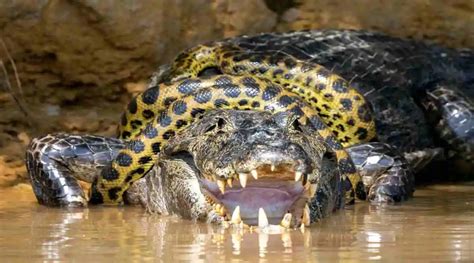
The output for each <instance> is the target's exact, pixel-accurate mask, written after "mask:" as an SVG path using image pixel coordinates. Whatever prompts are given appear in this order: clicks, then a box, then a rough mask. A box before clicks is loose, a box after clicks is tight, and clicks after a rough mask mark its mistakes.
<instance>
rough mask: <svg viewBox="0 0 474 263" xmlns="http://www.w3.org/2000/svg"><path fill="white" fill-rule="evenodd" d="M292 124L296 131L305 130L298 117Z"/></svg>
mask: <svg viewBox="0 0 474 263" xmlns="http://www.w3.org/2000/svg"><path fill="white" fill-rule="evenodd" d="M291 126H292V127H293V129H294V130H295V131H299V132H303V129H302V128H301V126H302V125H301V123H300V121H299V120H298V119H296V120H294V121H293V123H292V124H291Z"/></svg>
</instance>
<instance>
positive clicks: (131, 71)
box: [0, 0, 474, 187]
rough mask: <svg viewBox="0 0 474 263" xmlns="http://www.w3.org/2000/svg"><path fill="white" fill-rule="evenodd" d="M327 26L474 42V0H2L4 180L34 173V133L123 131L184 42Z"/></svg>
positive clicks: (0, 163)
mask: <svg viewBox="0 0 474 263" xmlns="http://www.w3.org/2000/svg"><path fill="white" fill-rule="evenodd" d="M323 28H353V29H369V30H377V31H381V32H385V33H388V34H390V35H393V36H399V37H410V38H414V39H423V40H428V41H433V42H436V43H439V44H442V45H444V46H448V47H455V48H459V47H467V48H474V37H473V36H474V1H472V0H450V1H448V0H431V1H430V0H400V1H382V0H359V1H344V0H339V1H337V0H313V1H302V0H293V1H291V0H273V1H272V0H240V1H232V0H192V1H191V0H190V1H183V0H140V1H138V0H137V1H132V0H117V1H115V0H82V1H73V0H70V1H68V0H5V1H0V40H1V41H0V60H1V61H0V62H1V64H0V66H2V67H1V68H0V187H2V186H10V185H15V184H17V183H21V182H24V181H26V177H25V176H26V170H25V168H24V165H23V155H24V150H25V147H26V145H27V144H28V143H29V141H30V139H31V138H32V137H35V136H38V135H41V134H45V133H49V132H55V131H65V132H77V133H94V134H102V135H108V136H114V135H115V129H116V124H117V120H118V119H119V116H120V114H121V112H122V109H123V107H125V105H126V103H127V101H128V100H129V99H130V98H131V96H133V94H136V93H137V92H140V91H142V90H143V89H145V87H146V82H147V78H148V76H150V75H151V73H152V72H153V71H155V70H156V69H157V68H158V66H159V65H160V64H162V63H166V62H168V61H169V60H171V59H172V58H173V57H174V56H175V55H176V54H177V53H178V52H179V51H180V50H182V49H184V48H187V47H190V46H193V45H195V44H198V43H200V42H204V41H208V40H214V39H221V38H224V37H231V36H236V35H241V34H254V33H259V32H268V31H289V30H301V29H323ZM12 93H13V94H15V96H16V97H17V99H18V102H16V101H15V99H14V97H13V96H12ZM18 104H20V105H22V107H20V106H19V105H18Z"/></svg>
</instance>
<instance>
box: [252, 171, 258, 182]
mask: <svg viewBox="0 0 474 263" xmlns="http://www.w3.org/2000/svg"><path fill="white" fill-rule="evenodd" d="M250 173H251V174H252V177H253V178H254V179H255V180H257V179H258V173H257V170H255V169H253V170H252V171H250Z"/></svg>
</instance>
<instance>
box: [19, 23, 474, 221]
mask: <svg viewBox="0 0 474 263" xmlns="http://www.w3.org/2000/svg"><path fill="white" fill-rule="evenodd" d="M473 60H474V54H473V52H472V51H470V50H452V49H447V48H442V47H439V46H435V45H431V44H425V43H420V42H415V41H410V40H402V39H398V38H393V37H389V36H385V35H383V34H379V33H373V32H365V31H348V30H347V31H344V30H328V31H302V32H292V33H282V34H274V33H272V34H260V35H256V36H241V37H236V38H230V39H226V40H222V41H216V42H211V43H207V44H204V45H199V46H197V47H194V48H190V49H188V50H186V51H184V52H183V53H181V54H180V55H178V56H177V57H176V59H175V60H174V61H173V62H172V63H170V64H169V65H168V66H164V67H163V68H162V69H163V70H162V71H161V72H160V74H158V75H156V76H155V77H154V78H153V79H152V81H151V83H150V86H149V89H147V90H146V91H145V92H144V93H143V94H141V95H139V96H137V97H136V98H134V99H133V100H132V101H131V103H130V104H129V105H128V107H127V110H126V112H125V113H124V115H123V116H122V119H121V127H120V129H119V130H120V132H119V133H120V135H119V136H120V139H106V138H98V137H94V136H82V137H81V136H79V137H78V136H69V135H57V136H46V137H44V138H42V139H37V140H34V141H33V142H32V144H31V145H30V148H29V150H28V153H27V166H28V170H29V173H30V176H31V178H32V182H33V185H34V189H35V193H36V195H37V197H38V200H39V201H40V202H41V203H44V204H47V205H86V203H87V202H86V198H85V196H84V194H83V193H82V191H80V189H79V188H78V185H77V182H75V180H74V178H82V179H87V180H88V181H93V182H94V183H93V186H92V194H91V200H90V201H91V202H93V203H102V202H105V203H107V204H116V203H122V202H123V199H122V198H123V195H124V194H125V193H126V191H127V190H128V189H129V187H130V185H132V184H133V183H134V182H135V181H137V180H139V179H140V178H142V177H143V176H144V175H152V176H147V179H146V180H148V184H143V183H141V184H140V183H135V184H133V185H134V187H135V192H137V191H138V192H139V193H142V194H139V196H141V198H139V199H140V200H141V202H142V203H145V204H147V205H148V206H149V207H159V209H158V208H157V209H153V210H155V211H161V212H164V211H171V212H174V213H178V214H181V215H186V216H187V217H191V218H201V219H204V218H205V219H207V220H209V218H216V217H215V216H210V214H209V211H213V213H214V212H216V211H217V215H220V216H221V217H225V216H227V218H231V215H230V212H231V211H232V210H235V209H236V208H237V207H239V210H240V211H246V212H243V214H245V216H246V217H248V218H251V217H252V216H253V215H256V214H257V210H259V209H258V208H260V207H261V208H264V210H265V211H267V213H268V211H271V210H272V207H279V208H278V209H275V210H274V211H273V212H272V213H271V215H272V217H274V218H282V217H284V214H285V213H286V212H288V211H298V212H295V213H296V215H297V216H296V218H297V219H295V220H296V221H295V222H296V223H301V222H303V221H304V222H306V223H308V222H314V221H316V220H317V219H318V218H321V217H323V216H325V215H326V214H327V211H328V209H327V208H328V207H329V208H331V209H332V208H335V207H340V206H341V204H342V203H344V202H350V201H352V198H353V196H354V193H356V195H357V196H358V197H360V198H365V196H366V194H368V198H369V199H370V200H372V201H384V202H386V201H389V202H391V201H400V200H404V199H406V198H408V197H409V196H410V195H411V194H412V192H413V172H415V171H416V169H419V168H420V167H421V166H422V165H423V164H425V163H426V162H427V161H429V160H431V159H432V158H434V157H436V156H440V155H442V153H443V152H444V151H446V152H448V151H449V153H450V154H449V155H450V156H451V155H453V154H454V155H457V156H459V157H461V158H464V159H466V160H470V161H472V159H474V158H473V145H474V117H473V114H474V108H473V103H472V98H473V94H474V92H473V86H474V84H473V83H474V66H473ZM216 110H217V112H218V116H224V117H222V118H220V119H219V118H218V117H216V115H215V111H216ZM203 127H207V128H203ZM211 127H212V128H211ZM289 146H291V147H290V148H291V149H293V150H291V151H290V150H289V149H290V148H288V147H289ZM282 147H283V148H282ZM451 153H453V154H451ZM349 156H350V158H349ZM405 157H406V158H405ZM407 160H408V161H407ZM101 167H105V168H104V169H103V170H102V172H101V173H100V174H99V172H98V170H100V169H99V168H101ZM157 167H160V168H161V169H158V168H157ZM272 167H273V168H272ZM160 170H161V171H160ZM177 171H179V172H177ZM85 173H89V174H90V175H89V176H84V174H85ZM290 173H291V174H292V176H288V174H290ZM249 175H251V176H250V177H249ZM361 175H362V180H361ZM84 177H87V178H84ZM150 178H151V179H150ZM249 178H254V180H252V179H249ZM263 178H265V180H264V179H263ZM237 179H238V180H237ZM293 179H294V180H296V183H294V180H293ZM236 181H238V182H239V184H238V185H237V184H236ZM267 181H268V182H267ZM142 182H143V180H142ZM290 182H291V183H290ZM226 184H227V185H228V186H227V187H226ZM259 184H263V185H259ZM300 184H301V186H300ZM144 185H146V186H144ZM290 186H291V187H290ZM137 188H138V190H137ZM282 188H283V189H284V191H282V190H281V189H282ZM140 189H141V190H142V191H141V192H140ZM143 189H148V190H146V191H145V190H143ZM153 189H159V190H158V191H157V190H153ZM256 189H259V191H256ZM262 189H264V190H262ZM278 189H280V190H278ZM275 191H279V192H278V193H280V195H277V194H276V192H275ZM131 192H133V191H131ZM143 193H144V194H143ZM266 194H267V195H276V196H278V197H277V198H268V200H266V201H265V199H266V196H267V195H266ZM144 196H145V197H149V198H144ZM243 196H249V198H248V199H247V198H243ZM341 196H342V197H341ZM171 197H173V198H171ZM345 198H346V199H345ZM132 199H133V198H132ZM344 199H345V201H344ZM153 203H158V204H159V205H158V206H153V205H151V204H153ZM252 204H255V205H252ZM166 207H168V208H169V207H174V208H173V209H168V210H167V209H165V208H166ZM209 207H211V208H212V209H209ZM322 207H324V208H325V209H321V208H322ZM331 209H329V210H331ZM185 210H186V211H185ZM191 211H192V212H191ZM321 211H325V212H321ZM214 214H215V213H214ZM198 215H199V216H198ZM304 215H308V216H306V217H305V216H304ZM217 218H218V216H217ZM304 218H306V219H305V220H303V219H304ZM302 220H303V221H302ZM213 221H214V220H213ZM217 221H219V220H217Z"/></svg>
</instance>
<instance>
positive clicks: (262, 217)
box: [258, 207, 269, 228]
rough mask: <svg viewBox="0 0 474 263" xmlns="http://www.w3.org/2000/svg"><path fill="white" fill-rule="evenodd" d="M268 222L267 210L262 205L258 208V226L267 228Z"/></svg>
mask: <svg viewBox="0 0 474 263" xmlns="http://www.w3.org/2000/svg"><path fill="white" fill-rule="evenodd" d="M268 225H269V224H268V218H267V214H265V210H263V208H262V207H260V208H259V209H258V227H260V228H265V227H267V226H268Z"/></svg>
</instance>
